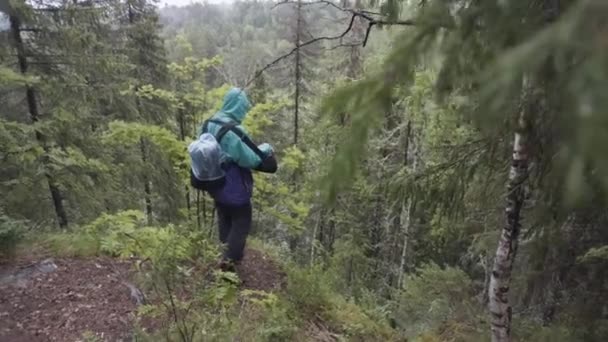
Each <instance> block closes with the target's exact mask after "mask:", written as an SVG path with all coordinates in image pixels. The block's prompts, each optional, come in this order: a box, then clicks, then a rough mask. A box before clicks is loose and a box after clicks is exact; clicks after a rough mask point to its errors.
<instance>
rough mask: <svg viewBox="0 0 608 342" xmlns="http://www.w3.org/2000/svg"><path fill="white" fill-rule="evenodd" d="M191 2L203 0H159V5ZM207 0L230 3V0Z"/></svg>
mask: <svg viewBox="0 0 608 342" xmlns="http://www.w3.org/2000/svg"><path fill="white" fill-rule="evenodd" d="M192 2H203V0H160V2H159V5H160V6H161V7H164V6H165V5H175V6H184V5H188V4H189V3H192ZM207 2H209V3H212V4H216V3H221V2H223V3H230V2H232V0H207Z"/></svg>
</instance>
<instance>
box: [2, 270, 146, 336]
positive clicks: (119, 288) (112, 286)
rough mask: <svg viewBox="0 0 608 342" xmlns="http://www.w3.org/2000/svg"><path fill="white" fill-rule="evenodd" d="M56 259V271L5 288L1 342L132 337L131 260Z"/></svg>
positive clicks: (133, 306)
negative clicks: (88, 336)
mask: <svg viewBox="0 0 608 342" xmlns="http://www.w3.org/2000/svg"><path fill="white" fill-rule="evenodd" d="M53 262H54V264H55V265H57V269H56V270H55V271H53V272H49V273H39V274H35V275H33V277H30V278H28V279H26V280H20V281H16V282H11V283H9V284H4V285H2V286H0V316H1V317H2V319H0V341H15V342H16V341H76V340H78V339H81V338H82V336H83V333H85V332H87V331H88V332H94V333H96V335H97V336H99V337H102V338H105V339H107V340H110V341H120V340H123V339H124V340H127V338H128V337H129V335H130V331H131V321H132V318H133V317H132V315H131V314H132V313H133V312H134V310H135V309H136V304H135V303H134V302H133V301H131V299H130V290H129V288H128V287H127V286H125V285H124V284H123V283H122V281H123V280H126V279H127V278H128V273H129V268H130V264H129V263H128V262H124V261H118V260H113V259H108V258H96V259H87V260H80V259H56V260H53ZM25 266H26V265H24V264H21V265H13V266H10V268H9V269H7V268H8V267H4V269H3V270H2V271H3V273H9V272H13V273H14V272H15V271H18V270H19V269H23V268H24V267H25Z"/></svg>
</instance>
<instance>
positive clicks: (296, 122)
mask: <svg viewBox="0 0 608 342" xmlns="http://www.w3.org/2000/svg"><path fill="white" fill-rule="evenodd" d="M296 15H297V20H296V32H295V37H294V39H295V46H296V48H297V49H296V56H295V59H296V61H295V62H296V65H295V86H296V90H295V95H294V113H293V145H294V146H297V145H298V130H299V128H298V125H299V120H300V118H299V116H300V86H301V82H302V70H301V64H302V56H301V54H300V49H299V47H300V41H301V32H300V31H301V30H302V0H298V3H297V13H296Z"/></svg>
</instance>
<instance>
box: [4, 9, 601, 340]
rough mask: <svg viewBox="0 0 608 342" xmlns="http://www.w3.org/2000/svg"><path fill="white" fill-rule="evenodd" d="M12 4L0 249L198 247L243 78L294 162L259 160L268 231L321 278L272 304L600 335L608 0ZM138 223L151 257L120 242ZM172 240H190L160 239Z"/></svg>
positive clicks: (403, 331)
mask: <svg viewBox="0 0 608 342" xmlns="http://www.w3.org/2000/svg"><path fill="white" fill-rule="evenodd" d="M0 10H1V11H2V12H4V14H0V41H1V44H0V165H1V168H0V192H1V193H2V196H1V197H0V254H1V255H5V256H6V257H8V256H9V255H13V254H14V253H15V251H16V250H18V246H19V245H20V244H27V243H31V241H32V240H36V239H40V238H41V237H48V236H54V235H56V234H62V235H61V236H62V237H63V238H65V236H70V239H74V240H70V241H71V242H70V243H73V241H85V240H86V241H87V243H91V244H90V245H94V246H97V247H95V248H93V249H94V250H95V253H100V254H103V253H106V254H108V253H110V254H113V255H114V256H116V255H121V254H123V253H122V252H119V250H120V251H123V252H125V251H127V250H128V251H129V252H133V251H134V250H137V251H138V252H137V253H141V254H142V255H145V256H147V257H149V258H150V259H151V260H155V261H157V262H159V263H160V262H161V260H162V262H163V263H162V265H165V264H171V265H175V264H177V263H178V261H179V260H182V259H186V258H188V259H196V258H202V256H201V255H196V256H193V255H194V254H196V253H195V252H193V251H194V250H195V249H196V248H194V247H197V248H198V247H200V246H203V245H205V246H207V244H211V238H210V237H211V236H214V234H217V233H216V232H215V228H214V227H215V226H214V222H215V221H216V220H217V218H216V215H215V213H214V208H213V201H212V200H211V198H209V196H208V195H206V194H205V193H204V192H199V191H197V190H195V189H193V188H192V187H191V186H190V183H189V168H190V159H189V157H188V154H187V151H186V147H187V146H188V144H189V143H190V142H191V141H192V140H193V139H195V138H196V137H197V135H198V134H199V133H200V129H201V124H202V122H203V121H204V120H205V119H207V118H209V117H210V116H211V115H213V114H214V113H215V112H216V111H217V110H218V109H219V107H220V105H221V101H222V98H223V96H224V94H225V93H226V91H227V90H228V89H229V88H230V87H241V88H243V89H245V91H246V92H247V94H248V96H249V97H250V99H251V102H252V104H253V107H252V109H251V111H250V112H249V113H248V115H247V118H246V120H245V122H244V126H245V127H246V129H247V131H248V132H249V133H250V134H251V136H252V137H253V138H254V139H255V140H256V141H260V142H270V143H272V144H273V146H274V148H275V151H276V154H277V158H278V160H279V171H278V173H277V174H275V175H265V174H255V190H254V199H253V201H254V224H253V226H254V228H253V230H254V231H253V235H254V236H255V238H256V239H257V241H260V242H261V243H262V244H264V245H266V246H270V247H268V248H269V249H272V250H273V253H275V256H276V257H277V258H278V259H281V260H285V261H286V262H289V265H290V266H289V267H291V268H292V269H293V270H297V271H294V272H295V273H294V274H292V275H290V277H291V278H289V279H290V281H292V280H293V281H296V280H298V279H299V281H300V282H301V284H308V285H310V286H309V287H310V288H314V289H317V292H318V293H323V296H321V295H319V296H313V295H311V294H310V293H308V292H305V291H312V290H310V289H307V288H305V287H306V286H304V285H302V286H301V287H297V286H299V285H296V284H292V286H296V288H292V290H293V291H295V292H293V293H297V294H298V295H297V296H296V295H294V297H293V298H295V299H293V300H294V302H293V303H297V305H295V306H294V307H289V309H286V308H285V307H281V309H280V310H287V311H289V310H291V311H297V312H299V313H298V314H299V315H305V314H306V315H307V314H309V313H308V312H307V313H304V312H305V311H306V310H311V311H315V312H316V311H318V312H325V313H327V312H330V311H331V310H329V309H327V307H329V304H327V303H326V302H325V301H332V300H333V299H332V300H330V299H328V298H340V300H342V299H343V300H344V302H340V303H341V304H340V306H339V307H340V308H341V309H340V310H337V311H331V312H332V315H334V316H331V315H329V314H328V315H327V316H323V315H322V314H319V315H320V316H322V317H324V319H329V318H327V317H329V316H331V317H334V318H335V317H341V318H340V319H342V321H340V322H346V323H343V324H344V325H343V326H348V327H349V328H344V330H342V333H343V337H344V338H345V339H346V340H357V338H363V340H365V337H368V338H370V336H374V334H376V333H377V334H378V336H382V338H384V339H385V340H386V339H387V338H389V337H387V336H390V338H394V339H395V340H399V339H400V338H408V339H412V340H416V339H417V338H419V339H420V340H424V341H472V340H488V339H489V338H490V337H491V339H492V340H493V341H510V340H522V341H524V340H525V341H544V340H546V341H602V340H604V339H605V336H607V335H608V330H607V329H608V328H607V327H608V324H607V323H608V306H607V305H608V277H607V273H606V272H607V270H608V268H607V267H606V266H607V263H608V253H607V250H608V230H607V229H606V224H607V223H608V217H607V212H606V199H607V197H606V195H607V191H606V190H608V157H606V153H605V151H604V150H603V147H604V146H608V134H607V132H608V116H606V115H605V114H602V113H604V112H605V108H607V107H608V103H606V101H608V100H607V99H608V97H606V96H605V94H606V91H607V90H608V52H607V51H608V49H607V47H608V46H607V44H606V42H607V40H606V37H607V35H606V34H607V32H608V21H606V18H607V17H608V2H606V1H604V0H533V1H530V0H516V1H501V0H484V1H476V0H421V1H406V0H387V1H360V0H357V1H349V0H344V1H330V0H328V1H325V0H310V1H304V0H287V1H265V0H255V1H235V2H232V3H221V4H212V3H207V2H202V3H193V4H190V5H187V6H183V7H176V6H164V7H159V6H158V5H157V4H156V3H154V2H152V1H149V0H95V1H81V0H75V1H59V0H34V1H15V0H13V1H10V2H9V5H7V6H4V4H3V7H0ZM152 228H154V229H152ZM137 232H139V233H138V234H143V235H142V236H145V238H144V237H142V239H147V240H146V241H154V243H152V244H151V246H152V247H150V248H149V250H148V249H146V250H145V251H142V250H140V249H137V248H139V247H134V246H133V245H131V244H129V243H128V242H126V241H128V240H124V236H123V235H121V234H123V233H126V234H136V233H137ZM162 234H164V235H162ZM82 236H86V237H85V238H83V239H80V238H75V237H82ZM121 236H123V238H122V239H121V238H120V237H121ZM159 236H160V237H159ZM155 239H156V240H155ZM163 239H164V240H163ZM171 239H174V240H171ZM159 241H161V242H162V243H161V242H159ZM167 241H173V243H175V244H176V246H183V248H182V249H176V251H174V252H175V253H173V254H171V255H169V256H167V259H166V260H165V259H163V258H162V257H161V256H159V255H158V253H156V254H155V253H153V252H151V251H158V250H159V248H160V247H159V246H161V245H162V244H163V243H168V242H167ZM175 241H177V242H175ZM201 241H205V242H201ZM195 243H197V244H196V245H190V244H195ZM90 245H87V246H90ZM121 248H122V249H121ZM200 248H203V247H200ZM204 248H207V247H204ZM205 250H206V251H207V249H205ZM189 253H193V254H189ZM124 254H128V255H130V254H129V253H127V252H125V253H124ZM201 254H203V253H202V252H201ZM211 254H212V252H211V251H210V250H209V255H211ZM123 256H124V255H123ZM205 257H208V256H205ZM169 269H171V270H172V271H171V272H173V270H177V268H176V267H175V268H166V269H165V268H163V271H167V270H169ZM300 271H301V273H297V272H300ZM167 272H169V271H167ZM175 272H177V271H175ZM290 284H291V283H290ZM311 284H314V286H318V288H316V287H314V286H313V285H311ZM308 297H310V298H312V299H310V300H313V299H314V300H317V302H314V303H310V302H307V301H306V300H307V298H308ZM336 301H338V300H333V301H332V303H333V304H335V303H336ZM347 303H352V305H353V306H356V307H357V308H358V309H357V310H360V311H356V312H357V314H354V313H353V312H355V311H352V312H351V311H349V310H350V309H352V310H355V309H353V308H352V307H350V306H348V305H350V304H347ZM313 304H314V305H313ZM348 308H350V309H348ZM275 309H276V310H279V309H278V308H275ZM273 310H274V309H273ZM323 310H325V311H323ZM291 311H290V312H291ZM338 312H342V313H344V315H343V316H340V314H339V313H338ZM283 313H284V312H283ZM359 313H361V315H362V316H358V315H359ZM274 314H277V313H276V312H274ZM349 314H351V316H348V315H349ZM277 315H278V316H281V314H277ZM346 316H348V318H344V317H346ZM355 316H356V318H354V317H355ZM363 316H364V317H366V320H364V321H356V320H357V319H362V318H360V317H363ZM273 317H274V316H273ZM290 317H292V316H290ZM349 319H352V320H355V321H350V320H349ZM296 321H297V319H293V321H290V322H287V323H286V322H283V321H281V322H282V323H281V324H285V325H289V324H291V325H297V323H295V322H296ZM201 322H203V321H201ZM362 322H365V323H362ZM371 322H373V324H372V323H371ZM199 323H200V322H199ZM201 324H202V325H203V326H204V324H208V321H204V323H201ZM218 324H219V323H218ZM341 324H342V323H341ZM349 324H350V325H349ZM178 326H179V324H178ZM199 326H200V325H199ZM353 327H356V328H353ZM379 327H380V328H379ZM226 329H228V328H226ZM349 329H350V330H349ZM357 329H359V330H357ZM374 329H377V330H374ZM378 331H382V334H381V333H379V332H378ZM386 331H388V332H386ZM385 332H386V334H385ZM277 334H278V333H277ZM280 334H284V335H280V338H283V339H286V340H289V338H290V337H293V336H295V335H296V334H297V333H296V331H295V330H289V329H284V330H281V331H280ZM290 334H291V335H290ZM357 334H359V335H357ZM366 334H368V335H366ZM270 335H272V334H270ZM270 335H268V336H270ZM256 336H258V335H256ZM260 336H261V335H260ZM264 336H266V335H264ZM362 336H363V337H362ZM378 336H376V338H379V337H378ZM258 338H259V339H260V340H271V339H270V337H265V338H261V337H259V336H258ZM182 340H183V339H182Z"/></svg>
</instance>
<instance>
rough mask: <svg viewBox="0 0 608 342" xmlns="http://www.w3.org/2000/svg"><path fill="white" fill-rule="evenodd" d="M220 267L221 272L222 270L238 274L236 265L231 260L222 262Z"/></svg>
mask: <svg viewBox="0 0 608 342" xmlns="http://www.w3.org/2000/svg"><path fill="white" fill-rule="evenodd" d="M218 267H219V269H220V270H222V272H232V273H235V272H236V267H235V265H234V262H232V261H230V260H222V261H220V264H219V265H218Z"/></svg>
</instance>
